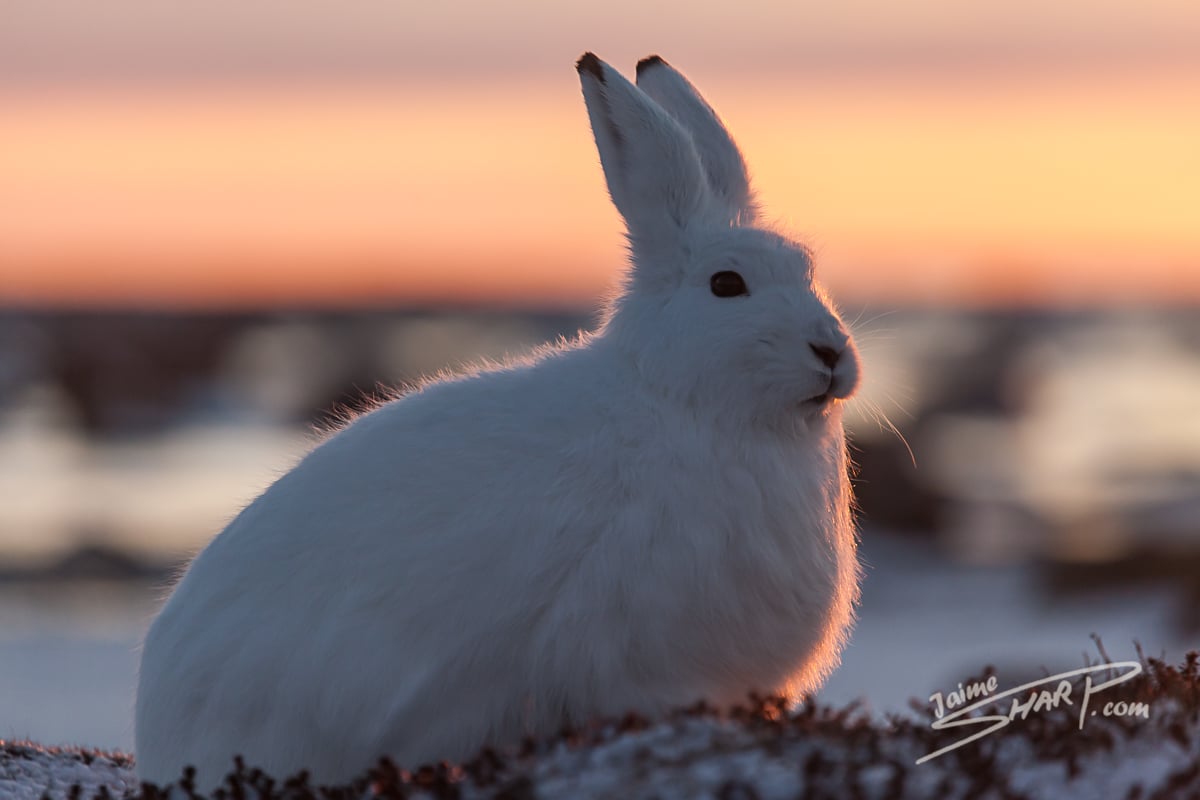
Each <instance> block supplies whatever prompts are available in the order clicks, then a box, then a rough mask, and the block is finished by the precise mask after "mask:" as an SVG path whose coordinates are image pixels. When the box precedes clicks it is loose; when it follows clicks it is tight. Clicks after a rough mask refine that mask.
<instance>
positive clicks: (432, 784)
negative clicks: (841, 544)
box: [0, 683, 1200, 800]
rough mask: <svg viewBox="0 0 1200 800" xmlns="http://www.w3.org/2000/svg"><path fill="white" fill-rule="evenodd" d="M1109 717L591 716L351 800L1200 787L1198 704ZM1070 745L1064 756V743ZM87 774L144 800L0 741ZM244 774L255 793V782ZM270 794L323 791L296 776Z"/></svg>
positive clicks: (2, 765) (1089, 792)
mask: <svg viewBox="0 0 1200 800" xmlns="http://www.w3.org/2000/svg"><path fill="white" fill-rule="evenodd" d="M1192 686H1194V683H1193V684H1192ZM1091 725H1092V723H1089V728H1090V727H1091ZM1096 725H1098V726H1099V727H1098V729H1096V730H1093V731H1092V732H1091V734H1090V735H1087V736H1084V735H1082V734H1079V735H1078V736H1077V737H1076V736H1075V734H1078V732H1077V731H1076V730H1075V722H1074V719H1073V718H1072V717H1071V715H1070V714H1069V713H1068V714H1063V715H1060V716H1057V717H1051V716H1047V717H1044V718H1042V724H1041V725H1040V726H1033V725H1030V726H1026V727H1024V728H1021V727H1019V725H1014V726H1012V727H1010V728H1009V729H1008V730H1006V731H1005V732H1004V733H1003V734H1001V735H998V736H994V737H989V738H988V739H986V740H980V742H978V743H973V744H972V745H968V746H966V747H963V748H960V749H958V750H955V751H953V752H952V753H949V754H947V755H946V756H943V757H940V758H937V759H934V760H932V761H929V762H927V763H925V764H922V765H920V766H917V765H915V763H914V762H915V760H916V759H917V758H918V757H919V756H921V755H923V754H924V753H925V752H927V751H928V750H929V749H930V748H931V742H932V741H933V738H932V737H933V735H934V734H932V733H931V732H930V731H929V730H928V728H927V727H925V726H924V724H923V723H917V722H912V721H904V720H898V721H895V722H894V723H892V724H888V723H881V722H878V721H876V720H872V719H870V718H868V717H863V716H857V715H856V714H855V713H854V712H851V711H849V710H840V711H837V710H833V709H830V708H828V707H822V708H816V707H814V706H811V705H809V706H804V707H802V708H801V709H800V711H799V712H797V713H792V714H784V713H782V712H781V710H780V707H778V706H776V705H773V704H772V703H771V702H767V703H765V704H763V705H761V706H760V707H758V708H757V709H756V710H755V711H753V712H741V713H735V714H733V715H717V714H714V713H712V712H710V711H701V710H692V711H688V712H680V713H679V714H677V715H675V716H674V717H672V718H670V719H668V720H664V721H660V722H658V723H655V724H648V723H645V722H643V721H640V720H636V719H631V720H626V721H624V722H622V723H608V724H604V725H594V726H592V727H590V728H589V729H587V730H585V731H580V732H576V733H574V734H571V735H569V736H566V737H559V738H558V739H555V740H550V741H545V742H540V743H526V744H525V745H523V746H522V749H521V750H519V751H517V750H510V751H507V752H504V753H501V754H489V755H487V756H481V757H480V758H478V759H476V760H475V761H472V762H469V763H467V764H464V765H462V766H461V767H459V766H456V767H449V766H446V765H443V766H442V767H439V768H428V767H427V768H423V769H422V770H419V771H418V772H416V773H412V774H410V773H402V772H397V771H395V770H394V769H390V770H383V769H381V770H377V771H376V772H375V773H374V774H373V775H372V776H371V779H370V780H368V779H367V777H366V776H364V778H363V779H362V780H360V781H358V782H356V783H355V784H353V785H352V786H348V787H343V789H342V790H341V793H340V794H339V795H338V796H339V797H346V798H351V797H369V796H383V797H402V796H409V797H461V798H463V799H464V800H471V799H472V798H484V797H499V796H505V797H522V796H524V797H535V796H536V797H539V798H549V799H551V800H555V799H557V798H563V799H566V798H582V799H586V798H605V797H624V798H641V797H646V798H649V797H656V798H662V800H675V799H676V798H679V799H682V798H709V797H711V798H742V797H744V798H761V799H762V800H770V799H771V798H795V797H809V796H821V797H827V796H828V797H857V798H864V799H867V800H869V799H871V798H880V799H881V800H882V799H883V798H939V800H940V798H967V797H978V796H989V794H990V795H994V796H997V797H1000V796H1012V795H1020V796H1024V797H1028V798H1031V800H1061V799H1062V798H1087V799H1088V800H1105V799H1106V798H1123V797H1128V796H1139V795H1131V792H1138V791H1140V796H1143V797H1147V796H1156V795H1154V793H1155V792H1162V795H1161V796H1163V797H1176V796H1195V795H1194V793H1196V792H1198V791H1200V771H1198V770H1197V765H1198V764H1200V735H1198V734H1200V719H1198V718H1197V712H1196V709H1195V708H1194V707H1188V708H1185V707H1184V706H1183V705H1182V704H1181V703H1180V702H1178V701H1176V700H1174V699H1172V698H1170V697H1168V698H1162V699H1160V700H1158V701H1156V702H1155V705H1154V714H1153V716H1152V717H1151V719H1150V720H1136V721H1132V722H1128V721H1126V722H1117V721H1102V722H1098V723H1096ZM1013 728H1017V730H1013ZM941 741H943V742H944V741H945V740H944V739H943V740H941ZM985 742H986V744H985ZM1064 744H1065V745H1067V746H1068V748H1067V752H1066V754H1065V756H1064V754H1063V753H1062V752H1059V751H1060V750H1061V749H1062V746H1063V745H1064ZM1071 762H1074V765H1075V766H1074V769H1072V768H1070V767H1069V766H1068V765H1069V764H1070V763H1071ZM75 784H78V785H79V786H80V787H81V791H80V793H79V795H78V797H79V798H80V800H85V799H86V798H91V797H93V796H95V795H96V794H97V793H99V792H100V791H101V790H102V789H103V790H106V791H107V792H108V794H109V795H110V796H111V797H114V798H122V797H129V798H132V797H139V798H142V797H145V795H141V794H139V793H138V788H137V783H136V779H135V777H134V774H133V771H132V763H131V760H130V759H129V758H128V757H127V756H122V755H120V754H105V753H99V752H93V751H82V750H71V749H52V748H41V747H38V746H36V745H32V744H28V743H5V744H0V798H3V800H40V798H42V797H43V796H47V797H49V798H51V799H52V800H59V799H60V798H61V799H62V800H67V798H68V797H69V796H70V792H71V787H72V786H73V785H75ZM247 784H248V786H244V787H243V788H249V785H253V781H252V780H251V781H247ZM275 785H276V786H282V785H283V784H282V781H276V784H275ZM1006 793H1009V794H1006ZM234 796H236V795H234ZM248 796H249V797H255V796H257V794H256V793H255V792H253V791H250V792H249V793H248ZM269 796H270V797H289V798H293V797H294V798H297V799H298V798H308V797H318V796H321V795H319V794H314V793H312V792H311V791H309V790H308V789H307V788H299V787H297V786H295V785H293V786H292V788H291V789H289V790H285V791H282V792H281V791H280V790H279V789H275V790H274V792H273V793H271V794H270V795H269Z"/></svg>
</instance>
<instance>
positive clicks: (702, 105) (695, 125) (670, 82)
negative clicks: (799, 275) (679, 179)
mask: <svg viewBox="0 0 1200 800" xmlns="http://www.w3.org/2000/svg"><path fill="white" fill-rule="evenodd" d="M637 85H638V88H639V89H641V90H642V91H643V92H645V93H646V94H647V95H649V96H650V97H651V98H652V99H653V100H654V101H655V102H657V103H658V104H659V105H660V106H661V107H662V108H664V109H666V111H667V113H669V114H670V115H671V116H672V117H674V118H675V119H676V121H678V122H679V124H680V125H682V126H683V127H684V129H685V130H687V132H688V133H690V134H691V136H692V141H693V142H694V143H695V145H696V152H697V153H698V154H699V155H700V162H701V163H702V164H703V165H704V172H705V174H706V175H707V176H708V182H709V186H710V188H711V189H712V191H713V194H714V195H716V196H717V198H718V199H719V200H720V201H721V202H722V203H723V204H725V206H726V207H727V208H728V210H729V213H730V218H731V219H732V220H733V221H735V222H750V221H752V220H753V219H754V217H755V216H756V215H757V213H758V206H757V204H756V203H755V200H754V193H753V192H752V191H751V189H750V176H749V173H748V172H747V170H746V161H745V159H743V158H742V153H741V151H740V150H738V146H737V145H736V144H734V142H733V137H732V136H730V135H729V131H728V130H726V129H725V126H724V125H723V124H722V123H721V118H720V117H718V116H717V112H715V111H713V109H712V106H710V105H709V104H708V103H707V102H705V100H704V98H703V97H701V96H700V93H699V92H698V91H696V87H695V86H692V84H691V83H689V82H688V79H687V78H685V77H683V75H682V74H680V72H679V70H677V69H675V68H674V67H672V66H671V65H670V64H668V63H667V62H666V61H664V60H663V59H662V58H660V57H659V56H650V57H649V58H643V59H642V60H641V61H639V62H638V65H637Z"/></svg>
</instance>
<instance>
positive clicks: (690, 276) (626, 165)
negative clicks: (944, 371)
mask: <svg viewBox="0 0 1200 800" xmlns="http://www.w3.org/2000/svg"><path fill="white" fill-rule="evenodd" d="M577 68H578V70H579V75H580V79H581V81H582V83H583V97H584V102H585V103H586V105H587V110H588V117H589V118H590V120H591V124H592V132H593V134H594V135H595V137H596V147H597V148H598V149H599V151H600V162H601V164H602V165H603V167H604V175H605V178H606V180H607V182H608V190H609V194H610V195H612V200H613V204H614V205H616V207H617V210H618V211H620V213H621V216H622V217H624V218H625V224H626V227H627V228H628V233H629V242H630V249H631V252H632V260H633V269H632V271H631V273H630V275H629V277H628V279H627V281H626V285H625V288H624V291H623V292H622V293H621V294H620V295H619V296H618V297H617V298H616V299H615V300H614V301H613V304H612V306H611V307H610V308H609V310H608V312H609V315H608V321H607V323H606V326H605V328H606V335H607V336H611V337H613V338H614V339H615V340H617V341H618V342H619V343H620V344H621V345H622V346H624V347H625V348H626V349H627V350H628V351H629V352H630V353H631V355H632V356H633V358H635V359H636V360H637V363H638V366H639V369H640V370H641V372H642V373H643V375H645V377H646V379H647V380H649V381H651V382H652V383H654V384H655V386H656V388H657V389H659V390H660V391H662V392H663V393H666V394H669V395H671V396H673V397H674V398H676V399H678V400H680V401H682V402H684V403H686V404H688V405H689V406H692V407H693V408H695V410H696V411H697V412H698V413H705V412H706V411H707V412H709V413H715V414H718V415H721V416H722V417H724V418H730V419H731V420H736V421H740V422H750V423H755V422H758V423H766V424H769V425H775V424H779V423H784V422H787V421H801V420H802V421H804V422H805V423H806V424H811V423H812V422H813V421H815V420H820V419H827V418H829V417H830V416H831V414H832V413H834V412H836V409H837V405H838V403H839V401H841V400H843V399H845V398H847V397H849V396H850V395H851V394H853V392H854V391H855V389H856V388H857V386H858V381H859V361H858V354H857V352H856V350H855V348H854V344H853V342H852V341H851V339H850V334H849V332H848V331H847V329H846V326H845V325H844V323H843V322H842V321H841V319H840V318H839V317H838V315H837V312H836V311H834V309H833V308H832V307H831V306H830V303H829V301H828V300H827V299H826V297H825V296H824V294H823V293H822V291H821V289H820V288H819V286H818V285H817V284H816V283H815V282H814V279H813V265H812V258H811V256H810V254H809V252H808V250H806V249H805V248H804V247H803V246H801V245H799V244H796V243H795V242H793V241H791V240H789V239H788V238H786V237H785V236H782V235H780V234H779V233H776V232H774V231H772V230H769V229H766V228H764V227H762V226H760V225H759V224H758V222H757V220H758V213H757V206H756V204H755V200H754V195H753V193H752V192H751V189H750V182H749V178H748V176H747V172H746V165H745V162H744V161H743V159H742V155H741V153H740V152H739V151H738V148H737V145H735V144H734V142H733V139H732V138H730V136H729V133H728V132H727V131H726V130H725V127H724V125H722V124H721V121H720V120H719V119H718V118H717V115H716V114H715V113H714V112H713V110H712V108H710V107H709V105H708V104H707V103H706V102H705V101H704V99H703V98H702V97H701V96H700V94H699V93H698V92H697V91H696V89H695V88H694V87H693V86H692V85H691V84H690V83H688V81H687V80H686V79H685V78H684V77H683V76H682V75H681V74H680V73H679V72H677V71H676V70H675V69H674V68H672V67H671V66H670V65H669V64H667V63H666V62H665V61H663V60H662V59H661V58H658V57H657V56H654V57H651V58H647V59H644V60H643V61H641V62H640V63H639V64H638V67H637V85H636V86H634V85H633V84H631V83H630V82H629V81H627V80H626V79H625V78H624V77H622V76H621V75H620V74H619V73H618V72H617V71H616V70H614V69H613V68H612V67H610V66H608V65H607V64H605V63H604V62H603V61H600V60H599V59H597V58H596V57H595V56H594V55H592V54H591V53H587V54H585V55H584V56H583V57H582V58H581V59H579V63H578V64H577Z"/></svg>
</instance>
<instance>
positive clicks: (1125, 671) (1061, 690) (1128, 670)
mask: <svg viewBox="0 0 1200 800" xmlns="http://www.w3.org/2000/svg"><path fill="white" fill-rule="evenodd" d="M1096 672H1110V673H1115V677H1112V678H1109V679H1108V680H1105V681H1102V682H1100V683H1094V682H1093V681H1092V674H1093V673H1096ZM1141 672H1142V665H1141V664H1140V663H1139V662H1137V661H1113V662H1110V663H1107V664H1096V665H1094V666H1090V667H1084V668H1082V669H1073V670H1071V671H1070V672H1060V673H1059V674H1057V675H1049V676H1047V677H1045V678H1039V679H1038V680H1036V681H1030V682H1029V683H1023V684H1021V685H1020V686H1015V687H1013V688H1012V689H1008V690H1006V691H1003V692H1000V693H999V694H993V692H995V691H996V686H997V682H996V676H995V675H992V676H991V677H989V678H988V679H987V680H984V681H976V682H974V683H971V684H968V685H967V686H966V687H965V688H964V687H963V685H962V684H961V683H960V684H959V685H958V689H956V690H954V691H951V692H949V693H947V694H945V695H943V694H942V693H941V692H934V693H933V694H931V695H930V696H929V702H930V703H932V704H933V706H934V708H933V715H934V717H935V719H934V721H933V723H932V724H931V726H930V727H932V728H933V729H934V730H935V731H941V730H946V729H947V728H972V729H973V728H978V727H979V726H986V727H984V728H982V729H981V730H976V731H975V732H974V733H972V734H971V735H970V736H966V737H964V738H962V739H959V740H958V741H957V742H955V743H954V744H950V745H946V746H945V747H943V748H942V749H940V750H934V751H933V752H932V753H929V754H928V755H924V756H921V757H920V758H918V759H917V763H918V764H924V763H925V762H926V761H929V760H931V759H934V758H937V757H938V756H940V755H945V754H946V753H949V752H950V751H951V750H957V749H958V748H960V747H962V746H963V745H964V744H969V743H971V742H973V741H975V740H976V739H982V738H983V737H985V736H987V735H988V734H992V733H995V732H996V731H998V730H1000V729H1001V728H1006V727H1008V725H1009V723H1011V722H1012V721H1013V720H1015V719H1017V718H1018V717H1019V718H1020V719H1022V720H1024V719H1027V718H1028V717H1029V715H1030V714H1038V713H1040V712H1042V711H1049V710H1052V709H1055V708H1059V707H1060V706H1064V705H1066V706H1074V705H1075V704H1076V701H1078V704H1079V728H1080V730H1082V729H1083V723H1084V722H1085V721H1086V720H1087V718H1088V716H1089V713H1088V709H1089V708H1090V709H1091V713H1090V716H1093V717H1094V716H1096V714H1097V712H1100V713H1102V714H1103V715H1104V716H1106V717H1142V718H1144V719H1149V718H1150V707H1149V706H1148V705H1146V704H1145V703H1128V702H1125V701H1124V700H1120V701H1117V702H1111V701H1110V702H1106V703H1104V705H1100V704H1099V702H1097V704H1096V705H1095V706H1093V705H1092V697H1093V696H1094V695H1097V694H1100V693H1101V692H1103V691H1104V690H1106V689H1111V688H1112V687H1114V686H1117V685H1118V684H1122V683H1124V682H1125V681H1128V680H1132V679H1133V678H1135V677H1137V676H1138V675H1140V674H1141ZM1080 677H1082V678H1083V688H1082V691H1081V692H1080V693H1079V695H1078V696H1077V697H1075V698H1074V699H1072V692H1073V691H1074V683H1073V682H1072V680H1073V679H1078V678H1080ZM1052 685H1053V686H1052ZM1051 687H1052V688H1051ZM1026 692H1028V693H1029V694H1028V696H1026V694H1025V693H1026ZM1007 697H1012V698H1013V701H1012V706H1011V707H1010V708H1009V711H1008V713H1007V714H999V713H997V714H978V715H975V716H969V715H970V714H971V712H973V711H978V710H979V709H981V708H984V707H985V706H990V705H992V704H993V703H996V702H998V701H1000V700H1003V699H1005V698H1007ZM1022 697H1024V698H1025V699H1024V700H1022ZM976 698H978V699H977V700H976ZM971 700H976V702H974V703H971V704H970V705H964V704H965V703H967V702H969V701H971ZM950 709H953V710H952V711H951V710H950Z"/></svg>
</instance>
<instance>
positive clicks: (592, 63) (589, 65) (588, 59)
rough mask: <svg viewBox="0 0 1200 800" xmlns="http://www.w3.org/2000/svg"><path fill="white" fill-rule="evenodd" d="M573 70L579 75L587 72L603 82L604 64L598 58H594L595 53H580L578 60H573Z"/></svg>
mask: <svg viewBox="0 0 1200 800" xmlns="http://www.w3.org/2000/svg"><path fill="white" fill-rule="evenodd" d="M575 70H576V71H577V72H578V73H579V74H580V75H582V74H583V73H584V72H587V73H589V74H591V75H593V76H595V78H596V80H598V81H600V82H601V83H604V65H603V64H602V63H601V62H600V59H598V58H596V54H595V53H584V54H583V55H581V56H580V57H579V60H578V61H576V62H575Z"/></svg>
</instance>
